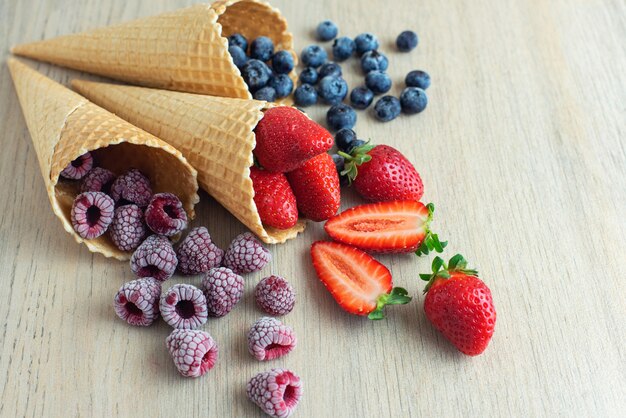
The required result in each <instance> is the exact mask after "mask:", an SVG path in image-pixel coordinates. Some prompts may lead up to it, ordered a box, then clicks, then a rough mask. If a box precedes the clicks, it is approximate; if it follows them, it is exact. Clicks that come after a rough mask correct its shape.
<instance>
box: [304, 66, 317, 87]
mask: <svg viewBox="0 0 626 418" xmlns="http://www.w3.org/2000/svg"><path fill="white" fill-rule="evenodd" d="M317 77H318V74H317V70H316V69H315V68H313V67H306V68H305V69H304V70H302V72H301V73H300V81H301V82H303V83H306V84H316V83H317Z"/></svg>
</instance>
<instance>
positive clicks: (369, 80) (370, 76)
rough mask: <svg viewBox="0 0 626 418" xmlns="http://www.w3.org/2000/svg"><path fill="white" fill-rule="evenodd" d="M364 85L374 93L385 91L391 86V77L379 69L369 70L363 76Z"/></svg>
mask: <svg viewBox="0 0 626 418" xmlns="http://www.w3.org/2000/svg"><path fill="white" fill-rule="evenodd" d="M365 85H366V86H367V88H369V89H370V90H372V92H373V93H374V94H382V93H387V92H388V91H389V89H390V88H391V79H390V78H389V76H388V75H387V74H386V73H383V72H381V71H370V72H369V73H367V75H366V76H365Z"/></svg>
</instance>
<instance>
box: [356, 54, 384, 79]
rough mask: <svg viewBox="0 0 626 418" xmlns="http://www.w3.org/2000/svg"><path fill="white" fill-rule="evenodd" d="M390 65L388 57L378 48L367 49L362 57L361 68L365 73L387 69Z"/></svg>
mask: <svg viewBox="0 0 626 418" xmlns="http://www.w3.org/2000/svg"><path fill="white" fill-rule="evenodd" d="M388 66H389V61H388V60H387V57H386V56H385V55H384V54H381V53H380V52H378V51H376V50H374V51H367V52H366V53H365V54H363V56H362V57H361V69H362V70H363V72H364V73H365V74H367V73H369V72H370V71H385V70H386V69H387V67H388Z"/></svg>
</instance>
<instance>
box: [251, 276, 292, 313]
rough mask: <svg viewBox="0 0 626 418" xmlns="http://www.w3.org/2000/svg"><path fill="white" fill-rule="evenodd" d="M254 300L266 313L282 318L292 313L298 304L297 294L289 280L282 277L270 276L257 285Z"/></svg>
mask: <svg viewBox="0 0 626 418" xmlns="http://www.w3.org/2000/svg"><path fill="white" fill-rule="evenodd" d="M254 298H255V299H256V303H257V304H258V305H259V307H260V308H261V309H263V310H264V311H265V312H267V313H268V314H270V315H273V316H280V315H286V314H288V313H289V312H291V310H292V309H293V305H294V304H295V303H296V292H294V290H293V287H291V285H290V284H289V282H288V281H287V280H285V279H283V278H282V277H280V276H270V277H266V278H265V279H263V280H261V281H260V282H259V284H258V285H256V289H254Z"/></svg>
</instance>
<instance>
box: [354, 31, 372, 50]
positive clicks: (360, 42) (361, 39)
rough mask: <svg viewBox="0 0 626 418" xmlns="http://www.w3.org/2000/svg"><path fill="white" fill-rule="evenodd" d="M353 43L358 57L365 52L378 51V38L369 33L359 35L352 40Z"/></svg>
mask: <svg viewBox="0 0 626 418" xmlns="http://www.w3.org/2000/svg"><path fill="white" fill-rule="evenodd" d="M354 43H355V44H356V53H357V55H359V56H361V55H363V54H365V53H366V52H367V51H372V50H374V49H378V38H377V37H376V35H374V34H371V33H367V32H366V33H362V34H360V35H359V36H357V37H356V38H354Z"/></svg>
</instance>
